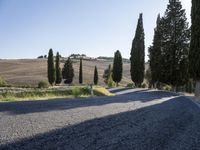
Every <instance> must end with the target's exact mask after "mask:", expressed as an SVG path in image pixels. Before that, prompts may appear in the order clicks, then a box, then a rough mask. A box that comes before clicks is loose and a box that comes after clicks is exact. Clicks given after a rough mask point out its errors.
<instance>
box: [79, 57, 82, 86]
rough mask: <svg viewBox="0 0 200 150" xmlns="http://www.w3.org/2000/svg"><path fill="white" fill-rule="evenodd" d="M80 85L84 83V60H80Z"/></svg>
mask: <svg viewBox="0 0 200 150" xmlns="http://www.w3.org/2000/svg"><path fill="white" fill-rule="evenodd" d="M79 83H80V84H82V83H83V64H82V58H81V59H80V66H79Z"/></svg>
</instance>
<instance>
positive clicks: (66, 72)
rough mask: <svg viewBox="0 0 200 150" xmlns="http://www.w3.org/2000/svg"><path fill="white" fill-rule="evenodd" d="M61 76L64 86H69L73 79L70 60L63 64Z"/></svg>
mask: <svg viewBox="0 0 200 150" xmlns="http://www.w3.org/2000/svg"><path fill="white" fill-rule="evenodd" d="M62 76H63V79H65V81H64V82H65V83H66V84H71V83H72V81H73V78H74V69H73V65H72V61H71V59H70V58H68V59H67V61H66V62H65V64H64V67H63V70H62Z"/></svg>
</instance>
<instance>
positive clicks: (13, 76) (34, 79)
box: [0, 59, 131, 86]
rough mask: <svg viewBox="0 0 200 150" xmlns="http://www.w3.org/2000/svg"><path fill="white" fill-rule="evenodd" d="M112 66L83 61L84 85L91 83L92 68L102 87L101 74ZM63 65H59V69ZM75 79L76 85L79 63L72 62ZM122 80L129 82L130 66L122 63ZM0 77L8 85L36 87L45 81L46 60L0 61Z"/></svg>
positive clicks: (99, 61) (107, 62) (105, 62)
mask: <svg viewBox="0 0 200 150" xmlns="http://www.w3.org/2000/svg"><path fill="white" fill-rule="evenodd" d="M109 64H112V62H111V61H104V60H91V61H90V60H83V80H84V83H85V84H90V83H92V82H93V74H94V66H95V65H96V66H97V68H98V72H99V84H100V85H104V82H103V78H102V76H103V72H104V70H105V69H106V68H107V67H108V65H109ZM62 66H63V63H61V67H62ZM73 67H74V71H75V78H74V81H73V83H74V84H78V71H79V61H78V60H73ZM123 67H124V72H123V80H122V82H121V84H123V85H126V84H127V83H130V82H131V77H130V69H129V68H130V64H129V63H124V66H123ZM0 76H1V77H3V78H4V79H5V80H6V81H7V82H8V83H9V84H14V85H32V86H36V85H37V84H38V82H39V81H40V80H47V60H46V59H18V60H0Z"/></svg>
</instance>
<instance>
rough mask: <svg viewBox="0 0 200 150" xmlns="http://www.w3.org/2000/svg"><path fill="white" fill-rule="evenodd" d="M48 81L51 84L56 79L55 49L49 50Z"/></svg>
mask: <svg viewBox="0 0 200 150" xmlns="http://www.w3.org/2000/svg"><path fill="white" fill-rule="evenodd" d="M47 64H48V69H47V70H48V81H49V83H50V84H51V85H53V84H54V82H55V80H56V72H55V66H54V56H53V50H52V49H50V50H49V55H48V62H47Z"/></svg>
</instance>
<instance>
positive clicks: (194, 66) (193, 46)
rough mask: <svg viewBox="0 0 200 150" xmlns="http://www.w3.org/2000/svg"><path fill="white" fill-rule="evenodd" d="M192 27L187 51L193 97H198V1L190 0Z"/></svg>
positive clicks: (199, 52) (199, 60)
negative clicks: (193, 89) (193, 84)
mask: <svg viewBox="0 0 200 150" xmlns="http://www.w3.org/2000/svg"><path fill="white" fill-rule="evenodd" d="M191 17H192V27H191V43H190V51H189V70H190V75H191V77H192V78H193V79H194V81H195V84H196V86H195V96H196V97H198V98H199V97H200V1H199V0H192V13H191Z"/></svg>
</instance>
